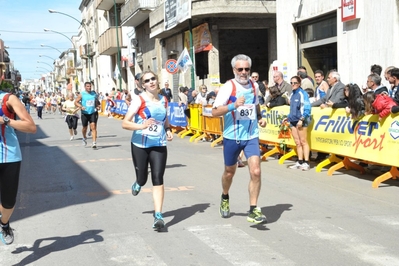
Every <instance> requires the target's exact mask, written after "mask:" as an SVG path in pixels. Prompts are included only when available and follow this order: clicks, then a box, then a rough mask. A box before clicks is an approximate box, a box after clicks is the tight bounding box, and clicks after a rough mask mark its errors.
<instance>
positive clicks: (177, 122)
mask: <svg viewBox="0 0 399 266" xmlns="http://www.w3.org/2000/svg"><path fill="white" fill-rule="evenodd" d="M184 110H185V105H181V106H179V104H178V103H175V102H172V103H169V104H168V110H167V113H168V119H169V124H171V125H172V126H176V127H185V126H187V118H186V115H185V114H184Z"/></svg>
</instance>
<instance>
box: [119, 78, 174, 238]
mask: <svg viewBox="0 0 399 266" xmlns="http://www.w3.org/2000/svg"><path fill="white" fill-rule="evenodd" d="M140 84H141V85H142V87H143V88H144V89H145V90H144V91H143V92H142V93H141V94H140V95H133V96H132V102H131V104H130V106H129V109H128V111H127V113H126V115H125V118H124V119H123V122H122V128H123V129H127V130H131V131H133V134H132V139H131V152H132V159H133V165H134V169H135V171H136V181H135V182H134V183H133V185H132V194H133V196H137V195H138V194H139V192H140V189H141V187H142V186H144V185H145V184H146V183H147V179H148V164H149V165H150V168H151V180H152V185H153V190H152V191H153V194H152V195H153V200H154V224H153V226H152V227H153V228H154V229H158V230H159V229H161V228H163V227H165V222H164V220H163V216H162V205H163V200H164V173H165V168H166V160H167V155H168V153H167V149H166V141H171V140H172V139H173V134H172V132H171V130H170V127H169V121H168V117H167V113H166V110H167V107H168V101H167V99H166V97H165V96H162V95H160V94H159V89H158V77H157V76H156V75H155V73H154V72H152V71H146V72H144V73H143V74H142V76H141V78H140Z"/></svg>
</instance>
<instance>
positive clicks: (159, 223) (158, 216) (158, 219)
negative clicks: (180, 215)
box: [152, 212, 165, 230]
mask: <svg viewBox="0 0 399 266" xmlns="http://www.w3.org/2000/svg"><path fill="white" fill-rule="evenodd" d="M164 227H165V221H164V220H163V217H162V213H160V212H156V213H154V224H153V225H152V228H154V229H157V230H159V229H162V228H164Z"/></svg>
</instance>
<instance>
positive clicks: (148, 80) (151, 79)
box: [144, 77, 157, 83]
mask: <svg viewBox="0 0 399 266" xmlns="http://www.w3.org/2000/svg"><path fill="white" fill-rule="evenodd" d="M154 80H157V78H156V77H152V78H149V79H145V80H144V83H148V82H150V81H154Z"/></svg>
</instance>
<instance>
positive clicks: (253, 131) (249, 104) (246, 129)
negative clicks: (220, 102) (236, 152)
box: [221, 80, 259, 140]
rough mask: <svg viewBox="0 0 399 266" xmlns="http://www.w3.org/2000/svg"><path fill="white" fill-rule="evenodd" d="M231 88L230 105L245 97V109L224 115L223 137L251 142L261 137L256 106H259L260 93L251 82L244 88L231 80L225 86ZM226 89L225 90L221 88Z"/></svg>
mask: <svg viewBox="0 0 399 266" xmlns="http://www.w3.org/2000/svg"><path fill="white" fill-rule="evenodd" d="M224 86H226V89H227V88H231V91H232V93H231V95H230V98H229V101H228V103H234V102H235V101H236V100H237V98H239V97H241V96H244V97H245V105H244V108H240V109H237V110H235V111H232V112H227V113H226V114H225V115H224V130H223V137H224V138H226V139H230V140H250V139H254V138H258V137H259V129H258V119H257V113H256V105H257V104H258V97H257V95H258V93H257V90H256V88H255V85H254V84H253V83H252V82H250V83H249V84H248V86H247V87H244V86H242V85H240V84H238V83H236V81H234V80H231V81H228V82H226V84H224ZM221 89H225V88H221Z"/></svg>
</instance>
